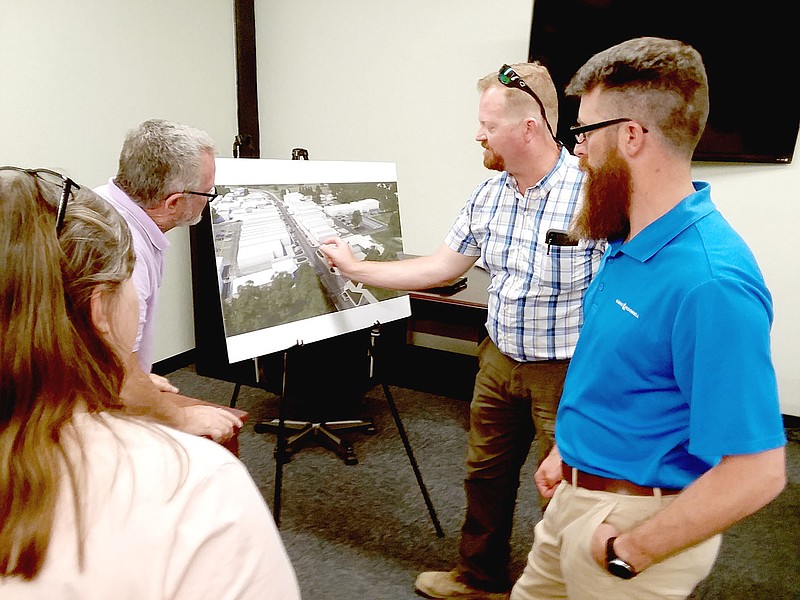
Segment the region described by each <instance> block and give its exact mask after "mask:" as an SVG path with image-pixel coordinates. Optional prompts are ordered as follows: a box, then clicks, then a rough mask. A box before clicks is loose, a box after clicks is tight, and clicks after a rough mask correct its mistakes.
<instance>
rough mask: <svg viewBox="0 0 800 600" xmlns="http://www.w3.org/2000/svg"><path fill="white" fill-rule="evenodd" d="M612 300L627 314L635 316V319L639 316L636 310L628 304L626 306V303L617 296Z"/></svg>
mask: <svg viewBox="0 0 800 600" xmlns="http://www.w3.org/2000/svg"><path fill="white" fill-rule="evenodd" d="M614 302H616V303H617V306H619V307H620V308H621V309H622V310H624V311H625V312H626V313H628V314H630V315H633V316H634V317H635V318H637V319H638V318H639V313H638V312H636V311H635V310H633V309H632V308H631V307H630V306H628V305H627V304H626V303H625V302H623V301H622V300H620V299H619V298H617V299H616V300H614Z"/></svg>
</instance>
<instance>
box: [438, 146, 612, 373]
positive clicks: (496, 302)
mask: <svg viewBox="0 0 800 600" xmlns="http://www.w3.org/2000/svg"><path fill="white" fill-rule="evenodd" d="M583 178H584V174H583V172H582V171H581V170H580V169H579V168H578V159H577V158H576V157H574V156H572V155H571V154H569V153H568V152H567V151H566V150H564V149H562V151H561V156H560V158H559V160H558V162H557V163H556V165H555V167H553V169H552V171H550V173H548V174H547V175H546V176H545V177H544V178H543V179H542V180H541V181H539V183H537V184H536V185H535V186H534V187H532V188H530V189H528V190H526V191H525V193H524V194H520V193H519V192H518V191H517V183H516V181H515V180H514V178H513V177H512V176H511V175H509V173H508V172H505V171H504V172H502V173H500V174H499V175H495V176H494V177H491V178H490V179H487V180H486V181H484V182H483V183H482V184H481V185H479V186H478V188H477V189H476V190H475V191H474V192H473V193H472V196H471V197H470V199H469V201H468V202H467V204H466V205H465V206H464V208H463V209H462V210H461V212H460V213H459V215H458V217H457V219H456V222H455V223H454V224H453V227H452V228H451V229H450V231H449V232H448V234H447V236H446V237H445V244H447V245H448V246H449V247H450V248H452V249H453V250H455V251H456V252H459V253H461V254H464V255H467V256H480V257H481V259H482V262H483V265H484V266H485V267H486V269H487V270H488V271H489V274H490V284H489V290H488V291H489V318H488V320H487V322H486V329H487V330H488V332H489V337H491V339H492V341H493V342H494V343H495V345H496V346H497V347H498V348H499V349H500V351H501V352H502V353H503V354H505V355H506V356H509V357H511V358H513V359H514V360H517V361H520V362H528V361H536V360H558V359H566V358H571V357H572V353H573V351H574V350H575V344H576V343H577V341H578V333H579V331H580V327H581V325H582V324H583V312H582V310H581V304H582V302H583V295H584V293H585V292H586V288H588V287H589V283H590V282H591V281H592V277H593V276H594V274H595V273H596V272H597V268H598V267H599V265H600V259H601V257H602V255H603V252H604V251H605V247H606V243H605V242H604V241H601V242H596V241H592V240H590V241H581V242H580V243H579V245H578V246H555V245H551V246H550V247H549V248H548V246H547V244H546V242H545V237H546V234H547V231H548V230H550V229H559V230H567V229H569V225H570V221H571V220H572V216H573V214H574V212H575V209H576V207H577V206H578V204H579V201H580V197H581V195H580V190H581V183H582V182H583Z"/></svg>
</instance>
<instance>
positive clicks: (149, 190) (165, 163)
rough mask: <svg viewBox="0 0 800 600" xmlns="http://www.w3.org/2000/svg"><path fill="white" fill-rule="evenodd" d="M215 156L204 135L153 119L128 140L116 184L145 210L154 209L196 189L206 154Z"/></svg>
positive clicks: (211, 143)
mask: <svg viewBox="0 0 800 600" xmlns="http://www.w3.org/2000/svg"><path fill="white" fill-rule="evenodd" d="M215 152H216V150H215V146H214V141H213V140H212V139H211V137H210V136H209V135H208V134H207V133H206V132H205V131H203V130H201V129H197V128H195V127H191V126H189V125H182V124H180V123H174V122H171V121H165V120H162V119H151V120H149V121H145V122H144V123H142V124H140V125H139V126H138V127H136V128H134V129H132V130H130V131H129V132H128V134H127V136H126V137H125V141H124V143H123V144H122V151H121V152H120V155H119V169H118V170H117V176H116V177H115V178H114V182H115V183H116V184H117V186H119V188H120V189H122V190H123V191H124V192H125V193H126V194H128V196H130V197H131V198H132V199H133V200H134V201H135V202H136V203H137V204H139V205H140V206H142V207H143V208H155V207H156V206H158V205H159V204H160V203H161V202H162V201H163V200H164V199H165V198H166V197H167V196H169V195H170V194H174V193H176V192H182V191H183V190H191V189H197V188H198V186H200V184H201V183H202V181H201V180H202V171H201V161H202V157H203V154H206V153H207V154H210V155H211V156H214V154H215Z"/></svg>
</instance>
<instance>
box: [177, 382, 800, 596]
mask: <svg viewBox="0 0 800 600" xmlns="http://www.w3.org/2000/svg"><path fill="white" fill-rule="evenodd" d="M168 377H169V379H170V380H171V381H172V382H173V383H174V384H175V385H177V386H178V387H179V388H181V391H182V392H183V393H185V394H187V395H189V396H193V397H196V398H201V399H203V400H209V401H212V402H218V403H220V404H226V405H227V404H228V402H229V401H230V398H231V395H232V392H233V389H234V385H233V384H232V383H228V382H223V381H218V380H214V379H208V378H205V377H200V376H198V375H197V374H196V373H195V371H194V368H193V367H188V368H184V369H180V370H177V371H175V372H173V373H169V374H168ZM336 389H337V384H336V382H335V381H332V382H331V383H330V393H329V395H328V397H327V398H325V399H324V400H325V401H326V402H329V403H335V402H337V397H336ZM390 389H391V393H392V395H393V397H394V400H395V402H396V404H397V407H398V410H399V412H400V415H401V417H402V421H403V424H404V425H405V429H406V431H407V433H408V436H409V439H410V442H411V445H412V448H413V451H414V455H415V457H416V459H417V462H418V463H419V467H420V471H421V475H422V477H423V480H424V482H425V484H426V486H427V488H428V491H429V493H430V496H431V500H432V502H433V505H434V508H435V510H436V513H437V515H438V518H439V521H440V522H441V525H442V528H443V530H444V533H445V537H444V538H438V537H437V536H436V533H435V530H434V527H433V525H432V522H431V519H430V517H429V515H428V511H427V508H426V506H425V503H424V500H423V498H422V494H421V493H420V489H419V487H418V485H417V481H416V479H415V477H414V472H413V470H412V468H411V465H410V463H409V461H408V457H407V455H406V453H405V450H404V448H403V444H402V440H401V438H400V436H399V434H398V431H397V428H396V427H395V424H394V420H393V419H392V416H391V413H390V412H389V409H388V404H387V401H386V399H385V397H384V394H383V390H382V388H381V387H380V386H378V387H375V388H373V389H372V390H371V391H370V392H369V393H368V394H367V395H366V396H365V399H364V402H363V405H361V406H360V407H359V412H361V413H363V414H364V416H368V417H371V418H372V419H373V420H374V422H375V425H376V428H377V432H376V433H375V434H374V435H369V434H364V433H351V434H349V435H348V436H347V437H348V438H349V439H351V440H352V442H353V445H354V446H355V451H356V456H357V458H358V461H359V462H358V464H357V465H349V466H348V465H345V464H344V462H343V461H342V460H341V459H340V458H339V457H337V456H336V455H335V454H334V453H333V452H331V451H330V450H327V449H323V448H321V447H318V446H314V445H311V446H309V447H307V448H304V449H302V450H300V451H299V452H297V453H296V454H295V455H294V456H292V458H291V460H290V461H289V463H288V464H286V465H285V467H284V469H283V493H282V508H281V514H280V531H281V535H282V537H283V540H284V543H285V544H286V549H287V551H288V553H289V556H290V558H291V560H292V563H293V564H294V567H295V570H296V572H297V576H298V579H299V581H300V587H301V590H302V593H303V598H304V599H305V600H353V599H363V600H406V599H407V600H411V599H413V598H419V597H418V596H416V595H415V594H414V591H413V583H414V578H415V577H416V575H417V574H418V573H419V572H420V571H423V570H432V569H435V570H448V569H450V568H451V567H452V565H453V564H454V562H455V558H456V556H457V551H458V550H457V545H458V534H459V528H460V526H461V521H462V519H463V513H464V491H463V487H462V478H463V470H464V467H463V461H464V454H465V448H466V431H467V424H468V404H467V402H465V401H464V400H459V399H453V398H447V397H444V396H437V395H433V394H429V393H424V392H419V391H415V390H409V389H405V388H400V387H394V386H393V387H391V388H390ZM237 407H238V408H241V409H243V410H247V411H248V412H249V413H250V422H249V423H248V425H247V426H246V427H245V429H244V430H243V431H242V432H241V434H240V458H241V459H242V461H243V462H244V464H245V465H246V466H247V467H248V469H249V470H250V473H251V474H252V476H253V479H254V480H255V482H256V484H257V485H258V486H259V489H260V490H261V492H262V493H263V495H264V498H265V500H266V501H267V504H268V505H269V506H270V507H271V508H272V507H273V495H274V480H275V461H274V458H273V451H274V448H275V437H276V436H275V435H274V434H257V433H255V432H254V431H253V423H255V422H257V421H259V420H261V419H271V418H273V417H275V416H277V414H278V398H277V396H276V395H274V394H272V393H269V392H265V391H263V390H260V389H256V388H251V387H245V386H243V387H242V389H241V392H240V394H239V397H238V401H237ZM351 417H352V415H348V416H347V418H351ZM787 432H788V433H789V435H790V438H791V441H790V444H789V449H788V450H789V451H788V455H789V485H788V487H787V489H786V490H785V491H784V492H783V493H782V494H781V496H779V497H778V498H777V499H776V500H775V501H774V502H773V503H772V504H770V505H769V506H768V507H766V508H765V509H763V510H762V511H761V512H759V513H758V514H756V515H754V516H752V517H750V518H749V519H747V520H745V521H744V522H742V523H740V524H738V525H736V526H735V527H734V528H732V529H731V530H730V531H729V532H727V533H726V535H725V537H724V541H723V547H722V553H721V556H720V558H719V560H718V562H717V564H716V566H715V568H714V570H713V571H712V573H711V575H710V576H709V578H708V579H706V581H704V582H703V583H702V584H701V585H700V586H699V587H698V588H697V589H696V590H695V592H694V594H693V595H692V598H693V599H696V600H699V599H703V600H710V599H714V600H727V599H730V600H738V599H747V600H761V599H765V600H767V599H768V600H784V599H785V600H798V599H800V435H798V434H797V430H796V429H787ZM533 470H534V469H533V465H532V463H531V461H530V460H529V461H528V463H527V464H526V465H525V468H524V472H523V484H522V486H521V489H520V495H519V502H518V505H517V512H516V520H515V527H514V536H513V539H512V546H513V553H512V559H511V570H512V573H513V574H515V575H516V574H519V573H520V572H521V570H522V568H523V566H524V564H525V558H526V554H527V552H528V550H529V548H530V545H531V541H532V533H533V526H534V525H535V523H536V521H537V520H538V519H539V516H540V514H539V509H538V500H537V496H536V492H535V489H534V485H533V480H532V476H533Z"/></svg>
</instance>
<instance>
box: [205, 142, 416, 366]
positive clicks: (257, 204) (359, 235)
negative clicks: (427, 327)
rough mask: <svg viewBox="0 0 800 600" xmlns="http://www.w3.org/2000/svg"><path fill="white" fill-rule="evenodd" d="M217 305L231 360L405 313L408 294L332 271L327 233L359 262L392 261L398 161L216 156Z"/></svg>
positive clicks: (398, 238) (397, 244)
mask: <svg viewBox="0 0 800 600" xmlns="http://www.w3.org/2000/svg"><path fill="white" fill-rule="evenodd" d="M216 167H217V171H216V177H215V184H216V186H217V192H218V193H219V194H220V196H219V197H218V198H216V199H215V200H214V201H212V203H211V206H210V210H211V229H212V236H213V240H214V256H215V263H216V264H215V265H214V268H215V269H216V279H217V283H218V289H219V296H218V300H219V302H220V305H221V309H222V318H223V324H224V329H225V343H226V347H227V353H228V361H229V362H230V363H234V362H238V361H241V360H246V359H249V358H255V357H257V356H262V355H265V354H271V353H273V352H278V351H281V350H285V349H287V348H290V347H292V346H294V345H297V344H300V343H302V344H306V343H311V342H316V341H320V340H324V339H328V338H331V337H335V336H337V335H341V334H344V333H349V332H352V331H357V330H360V329H366V328H368V327H371V326H372V325H374V324H375V323H388V322H390V321H394V320H397V319H402V318H406V317H409V316H410V315H411V306H410V301H409V298H408V295H407V293H405V292H399V291H393V290H385V289H382V288H373V287H369V286H364V285H362V284H361V283H359V282H354V281H350V280H349V279H347V278H346V277H344V276H343V275H341V274H340V273H339V272H338V270H336V269H332V268H330V267H329V266H328V263H327V260H326V259H325V258H324V257H323V255H322V253H321V252H320V251H319V246H320V244H321V243H324V242H325V241H326V240H327V239H329V238H330V237H333V236H339V237H341V238H342V239H344V240H345V241H347V242H348V243H349V244H350V246H351V248H352V249H353V252H354V253H355V254H356V256H357V257H359V258H362V259H367V260H395V259H396V258H397V255H398V253H401V252H402V249H403V245H402V235H401V230H400V216H399V208H398V199H397V171H396V166H395V164H394V163H386V162H346V161H307V160H274V159H243V158H238V159H228V158H217V159H216Z"/></svg>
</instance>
